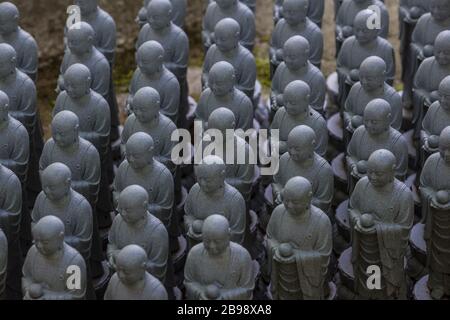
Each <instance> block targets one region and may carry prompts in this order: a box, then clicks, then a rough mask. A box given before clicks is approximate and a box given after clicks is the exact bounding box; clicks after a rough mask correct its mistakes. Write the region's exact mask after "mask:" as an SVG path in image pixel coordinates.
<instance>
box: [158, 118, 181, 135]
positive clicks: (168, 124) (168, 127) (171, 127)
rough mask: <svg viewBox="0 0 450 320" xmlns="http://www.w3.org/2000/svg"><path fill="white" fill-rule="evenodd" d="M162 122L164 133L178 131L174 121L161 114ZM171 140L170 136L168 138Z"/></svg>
mask: <svg viewBox="0 0 450 320" xmlns="http://www.w3.org/2000/svg"><path fill="white" fill-rule="evenodd" d="M159 116H160V121H161V127H162V128H164V131H166V132H169V133H172V132H173V131H175V130H176V129H177V126H176V125H175V123H173V121H172V120H170V118H169V117H167V116H165V115H163V114H162V113H160V114H159ZM168 138H169V139H170V136H169V137H168Z"/></svg>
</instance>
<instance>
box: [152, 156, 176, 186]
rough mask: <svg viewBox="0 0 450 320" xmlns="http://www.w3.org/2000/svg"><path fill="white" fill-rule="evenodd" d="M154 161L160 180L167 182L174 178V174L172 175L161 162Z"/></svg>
mask: <svg viewBox="0 0 450 320" xmlns="http://www.w3.org/2000/svg"><path fill="white" fill-rule="evenodd" d="M153 161H154V166H155V171H156V172H157V173H158V175H159V178H160V179H163V181H167V179H171V178H172V174H171V173H170V170H169V169H167V167H166V166H165V165H164V164H162V163H161V162H159V161H158V160H156V159H154V160H153Z"/></svg>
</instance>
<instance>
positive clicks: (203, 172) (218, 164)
mask: <svg viewBox="0 0 450 320" xmlns="http://www.w3.org/2000/svg"><path fill="white" fill-rule="evenodd" d="M195 175H196V177H197V181H198V182H197V183H196V184H195V185H194V186H193V187H192V188H191V190H190V191H189V194H188V196H187V199H186V203H185V205H184V212H185V216H184V227H185V230H186V233H187V235H188V237H189V240H190V243H191V244H196V243H198V242H201V241H202V239H203V234H202V231H201V227H200V228H198V226H199V225H201V223H202V222H203V223H204V220H205V219H206V218H208V217H209V216H211V215H213V214H219V215H222V216H224V217H225V218H227V219H228V221H229V223H230V237H231V240H232V241H234V242H236V243H240V244H242V243H243V241H244V236H245V226H246V206H245V200H244V198H243V196H242V195H241V194H240V192H239V191H238V190H237V189H235V188H234V187H232V186H231V185H229V184H228V183H227V182H226V181H225V177H226V166H225V164H224V161H223V160H222V159H221V158H220V157H218V156H214V155H210V156H207V157H205V158H203V160H202V164H200V165H197V166H196V167H195ZM191 247H192V246H191Z"/></svg>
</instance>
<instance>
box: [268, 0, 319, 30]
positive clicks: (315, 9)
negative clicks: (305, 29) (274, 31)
mask: <svg viewBox="0 0 450 320" xmlns="http://www.w3.org/2000/svg"><path fill="white" fill-rule="evenodd" d="M283 2H284V0H275V4H274V8H273V11H274V23H275V24H276V23H277V22H278V21H279V20H280V19H281V18H282V14H281V12H280V10H281V9H282V7H283ZM324 12H325V0H314V1H310V2H309V5H308V14H307V16H308V18H309V19H311V21H312V22H314V23H315V24H317V26H318V27H319V28H320V27H321V26H322V18H323V14H324Z"/></svg>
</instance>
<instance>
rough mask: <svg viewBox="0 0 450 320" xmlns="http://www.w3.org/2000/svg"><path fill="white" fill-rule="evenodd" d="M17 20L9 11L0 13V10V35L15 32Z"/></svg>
mask: <svg viewBox="0 0 450 320" xmlns="http://www.w3.org/2000/svg"><path fill="white" fill-rule="evenodd" d="M17 26H18V19H17V17H15V15H14V14H13V13H12V12H11V11H10V10H8V11H6V12H2V11H1V10H0V34H10V33H12V32H14V31H16V30H17Z"/></svg>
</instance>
